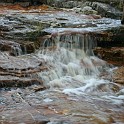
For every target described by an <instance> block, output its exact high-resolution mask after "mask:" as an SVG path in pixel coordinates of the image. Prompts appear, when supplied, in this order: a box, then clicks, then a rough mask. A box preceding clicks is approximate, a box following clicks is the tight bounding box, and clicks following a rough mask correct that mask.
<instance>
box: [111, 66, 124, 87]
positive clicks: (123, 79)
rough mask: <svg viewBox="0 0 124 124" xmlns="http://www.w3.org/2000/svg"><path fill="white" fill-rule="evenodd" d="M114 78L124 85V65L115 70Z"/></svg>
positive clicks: (116, 81)
mask: <svg viewBox="0 0 124 124" xmlns="http://www.w3.org/2000/svg"><path fill="white" fill-rule="evenodd" d="M113 80H114V82H115V83H118V84H122V85H124V66H122V67H119V68H118V69H116V70H115V71H114V74H113Z"/></svg>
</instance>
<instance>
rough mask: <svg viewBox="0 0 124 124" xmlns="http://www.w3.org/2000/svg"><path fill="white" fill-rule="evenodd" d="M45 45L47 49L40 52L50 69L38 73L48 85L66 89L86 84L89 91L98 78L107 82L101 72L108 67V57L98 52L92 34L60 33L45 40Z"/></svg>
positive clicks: (39, 55) (85, 86)
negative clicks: (99, 54)
mask: <svg viewBox="0 0 124 124" xmlns="http://www.w3.org/2000/svg"><path fill="white" fill-rule="evenodd" d="M53 41H54V42H53ZM44 44H45V46H46V47H45V46H44ZM42 46H43V48H42V49H43V50H41V51H39V52H38V53H37V56H38V58H43V59H44V60H45V62H46V63H47V65H48V68H49V69H48V71H43V72H40V73H39V74H38V75H39V77H40V78H41V80H43V82H44V84H45V85H46V86H48V87H50V88H55V87H57V88H64V89H67V88H79V87H83V89H84V91H85V90H86V89H87V88H88V87H91V85H96V84H97V82H98V83H105V81H103V80H100V78H99V75H100V74H101V73H102V72H103V70H104V69H105V68H106V69H108V67H107V65H106V62H105V61H103V60H101V59H99V58H98V57H96V56H94V54H93V48H94V47H95V46H96V43H95V40H94V39H93V37H92V36H90V35H89V34H75V35H71V34H67V35H58V36H56V37H54V38H52V40H51V41H50V40H45V42H44V43H43V45H42ZM94 83H95V84H94Z"/></svg>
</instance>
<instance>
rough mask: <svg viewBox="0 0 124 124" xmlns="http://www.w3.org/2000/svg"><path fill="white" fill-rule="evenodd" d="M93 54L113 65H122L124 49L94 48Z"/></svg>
mask: <svg viewBox="0 0 124 124" xmlns="http://www.w3.org/2000/svg"><path fill="white" fill-rule="evenodd" d="M94 52H95V53H96V54H97V55H98V56H99V57H101V58H102V59H104V60H106V61H107V62H109V63H111V64H114V65H120V66H121V65H124V48H123V47H111V48H96V49H94Z"/></svg>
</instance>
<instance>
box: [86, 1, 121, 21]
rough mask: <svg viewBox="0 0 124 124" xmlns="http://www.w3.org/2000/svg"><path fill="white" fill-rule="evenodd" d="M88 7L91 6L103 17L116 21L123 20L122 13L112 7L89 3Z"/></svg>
mask: <svg viewBox="0 0 124 124" xmlns="http://www.w3.org/2000/svg"><path fill="white" fill-rule="evenodd" d="M86 5H88V6H91V7H92V8H93V9H94V10H96V11H97V12H98V13H99V14H100V15H101V16H103V17H108V18H115V19H121V17H122V12H121V11H119V10H118V9H115V8H114V7H112V6H110V5H109V4H105V3H99V2H87V3H86Z"/></svg>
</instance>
